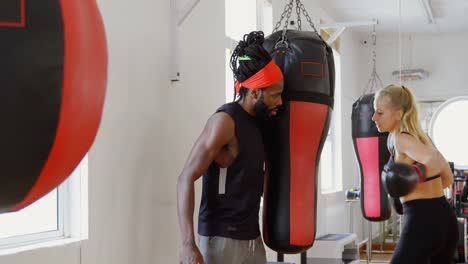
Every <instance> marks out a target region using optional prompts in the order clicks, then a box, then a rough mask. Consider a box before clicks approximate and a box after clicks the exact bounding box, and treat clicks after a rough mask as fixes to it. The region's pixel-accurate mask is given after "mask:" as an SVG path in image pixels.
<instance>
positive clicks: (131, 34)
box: [0, 0, 225, 264]
mask: <svg viewBox="0 0 468 264" xmlns="http://www.w3.org/2000/svg"><path fill="white" fill-rule="evenodd" d="M99 4H100V8H101V12H102V15H103V18H104V23H105V27H106V30H107V40H108V46H109V82H108V90H107V95H106V101H105V107H104V114H103V119H102V124H101V127H100V130H99V133H98V136H97V138H96V141H95V143H94V145H93V147H92V149H91V151H90V156H89V168H90V171H89V240H87V241H83V242H82V243H72V244H68V245H64V246H59V247H50V248H42V249H37V250H33V251H27V252H23V253H18V254H13V255H6V256H0V263H8V264H30V263H44V264H45V263H47V264H130V263H139V264H145V263H147V264H153V263H176V261H177V258H178V252H179V245H180V243H179V232H178V225H177V212H176V181H177V177H178V174H179V173H180V170H181V168H182V165H183V162H184V161H185V158H186V156H187V155H188V151H189V149H190V147H191V144H192V143H193V141H194V140H195V138H196V136H197V135H198V134H199V133H200V131H201V129H202V127H203V125H204V123H205V121H206V119H207V117H208V116H209V115H210V114H211V113H212V112H213V111H214V110H215V109H216V107H218V106H219V105H220V104H221V103H222V102H223V100H224V91H225V89H224V65H225V61H224V1H217V0H206V1H200V4H199V5H198V6H197V7H196V8H195V9H194V11H193V13H192V14H191V15H190V16H189V17H188V18H187V19H186V21H185V23H184V24H183V25H182V27H181V32H182V33H181V36H180V38H181V41H182V45H183V47H182V50H180V51H179V52H180V53H179V54H180V55H181V56H180V58H181V65H180V69H181V73H182V81H180V82H179V83H176V84H171V82H170V81H169V75H170V74H169V65H170V57H169V53H170V52H169V51H170V49H169V48H170V45H171V44H170V42H169V30H170V28H169V21H170V17H169V14H170V1H169V0H165V1H151V0H135V1H124V0H113V1H102V0H100V1H99ZM197 207H198V205H197ZM80 252H81V253H80ZM80 255H81V256H80Z"/></svg>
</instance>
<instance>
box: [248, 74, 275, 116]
mask: <svg viewBox="0 0 468 264" xmlns="http://www.w3.org/2000/svg"><path fill="white" fill-rule="evenodd" d="M282 92H283V80H281V81H279V82H277V83H275V84H273V85H271V86H268V87H266V88H263V89H251V90H250V91H249V93H248V94H250V95H251V96H252V97H253V98H254V111H255V114H256V116H257V118H258V119H260V120H267V119H269V118H271V117H273V116H275V115H276V114H278V108H279V107H280V106H281V105H282V104H283V101H282V99H281V93H282Z"/></svg>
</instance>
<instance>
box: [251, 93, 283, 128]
mask: <svg viewBox="0 0 468 264" xmlns="http://www.w3.org/2000/svg"><path fill="white" fill-rule="evenodd" d="M277 109H278V108H277V107H275V108H273V109H269V108H268V106H267V105H266V104H265V99H264V98H263V94H262V95H260V98H259V99H258V101H257V102H256V103H255V104H254V111H255V115H256V118H257V119H258V120H259V121H261V122H263V121H267V120H269V119H271V113H272V112H273V111H275V110H277Z"/></svg>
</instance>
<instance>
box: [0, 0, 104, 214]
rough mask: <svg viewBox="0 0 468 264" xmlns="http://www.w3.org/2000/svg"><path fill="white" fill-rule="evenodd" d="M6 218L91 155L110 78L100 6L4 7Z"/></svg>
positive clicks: (82, 1) (65, 1) (53, 0)
mask: <svg viewBox="0 0 468 264" xmlns="http://www.w3.org/2000/svg"><path fill="white" fill-rule="evenodd" d="M0 39H1V41H0V58H1V59H0V72H1V73H0V87H1V89H0V113H1V120H2V129H0V140H1V144H0V145H1V152H0V153H1V154H0V155H1V156H0V162H1V165H0V213H2V212H3V213H5V212H13V211H17V210H20V209H22V208H24V207H26V206H28V205H30V204H31V203H33V202H35V201H36V200H38V199H39V198H41V197H42V196H44V195H45V194H47V193H48V192H50V191H51V190H53V189H54V188H56V187H57V186H58V185H59V184H60V183H62V182H63V181H64V180H65V179H66V178H67V177H68V176H69V175H70V174H71V173H72V172H73V170H74V169H75V167H76V166H77V165H78V164H79V162H80V161H81V159H82V158H83V157H84V155H85V154H86V153H87V152H88V150H89V148H90V146H91V144H92V142H93V141H94V138H95V136H96V132H97V129H98V126H99V123H100V120H101V114H102V108H103V103H104V96H105V89H106V79H107V48H106V38H105V32H104V25H103V22H102V19H101V16H100V13H99V10H98V7H97V5H96V2H95V0H79V1H75V0H73V1H70V0H41V1H37V0H1V1H0Z"/></svg>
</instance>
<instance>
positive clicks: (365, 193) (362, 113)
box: [351, 94, 391, 221]
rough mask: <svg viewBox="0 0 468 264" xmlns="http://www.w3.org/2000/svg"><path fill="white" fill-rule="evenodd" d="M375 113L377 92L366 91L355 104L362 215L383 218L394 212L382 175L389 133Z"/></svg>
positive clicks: (354, 135)
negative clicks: (382, 129) (381, 129)
mask: <svg viewBox="0 0 468 264" xmlns="http://www.w3.org/2000/svg"><path fill="white" fill-rule="evenodd" d="M372 115H374V94H366V95H363V96H362V97H361V98H359V99H358V100H357V101H356V102H355V103H354V104H353V111H352V114H351V119H352V120H351V126H352V137H353V144H354V150H355V153H356V157H357V160H358V163H359V169H360V174H361V210H362V215H363V216H364V218H366V219H367V220H369V221H384V220H387V219H388V218H390V215H391V208H390V202H389V200H388V195H387V192H386V191H385V188H384V187H383V185H382V180H381V177H380V176H381V173H382V170H383V167H384V166H385V164H386V163H387V162H388V159H389V158H390V154H389V152H388V149H387V138H388V133H380V132H379V131H378V130H377V127H376V125H375V123H374V121H372Z"/></svg>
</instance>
